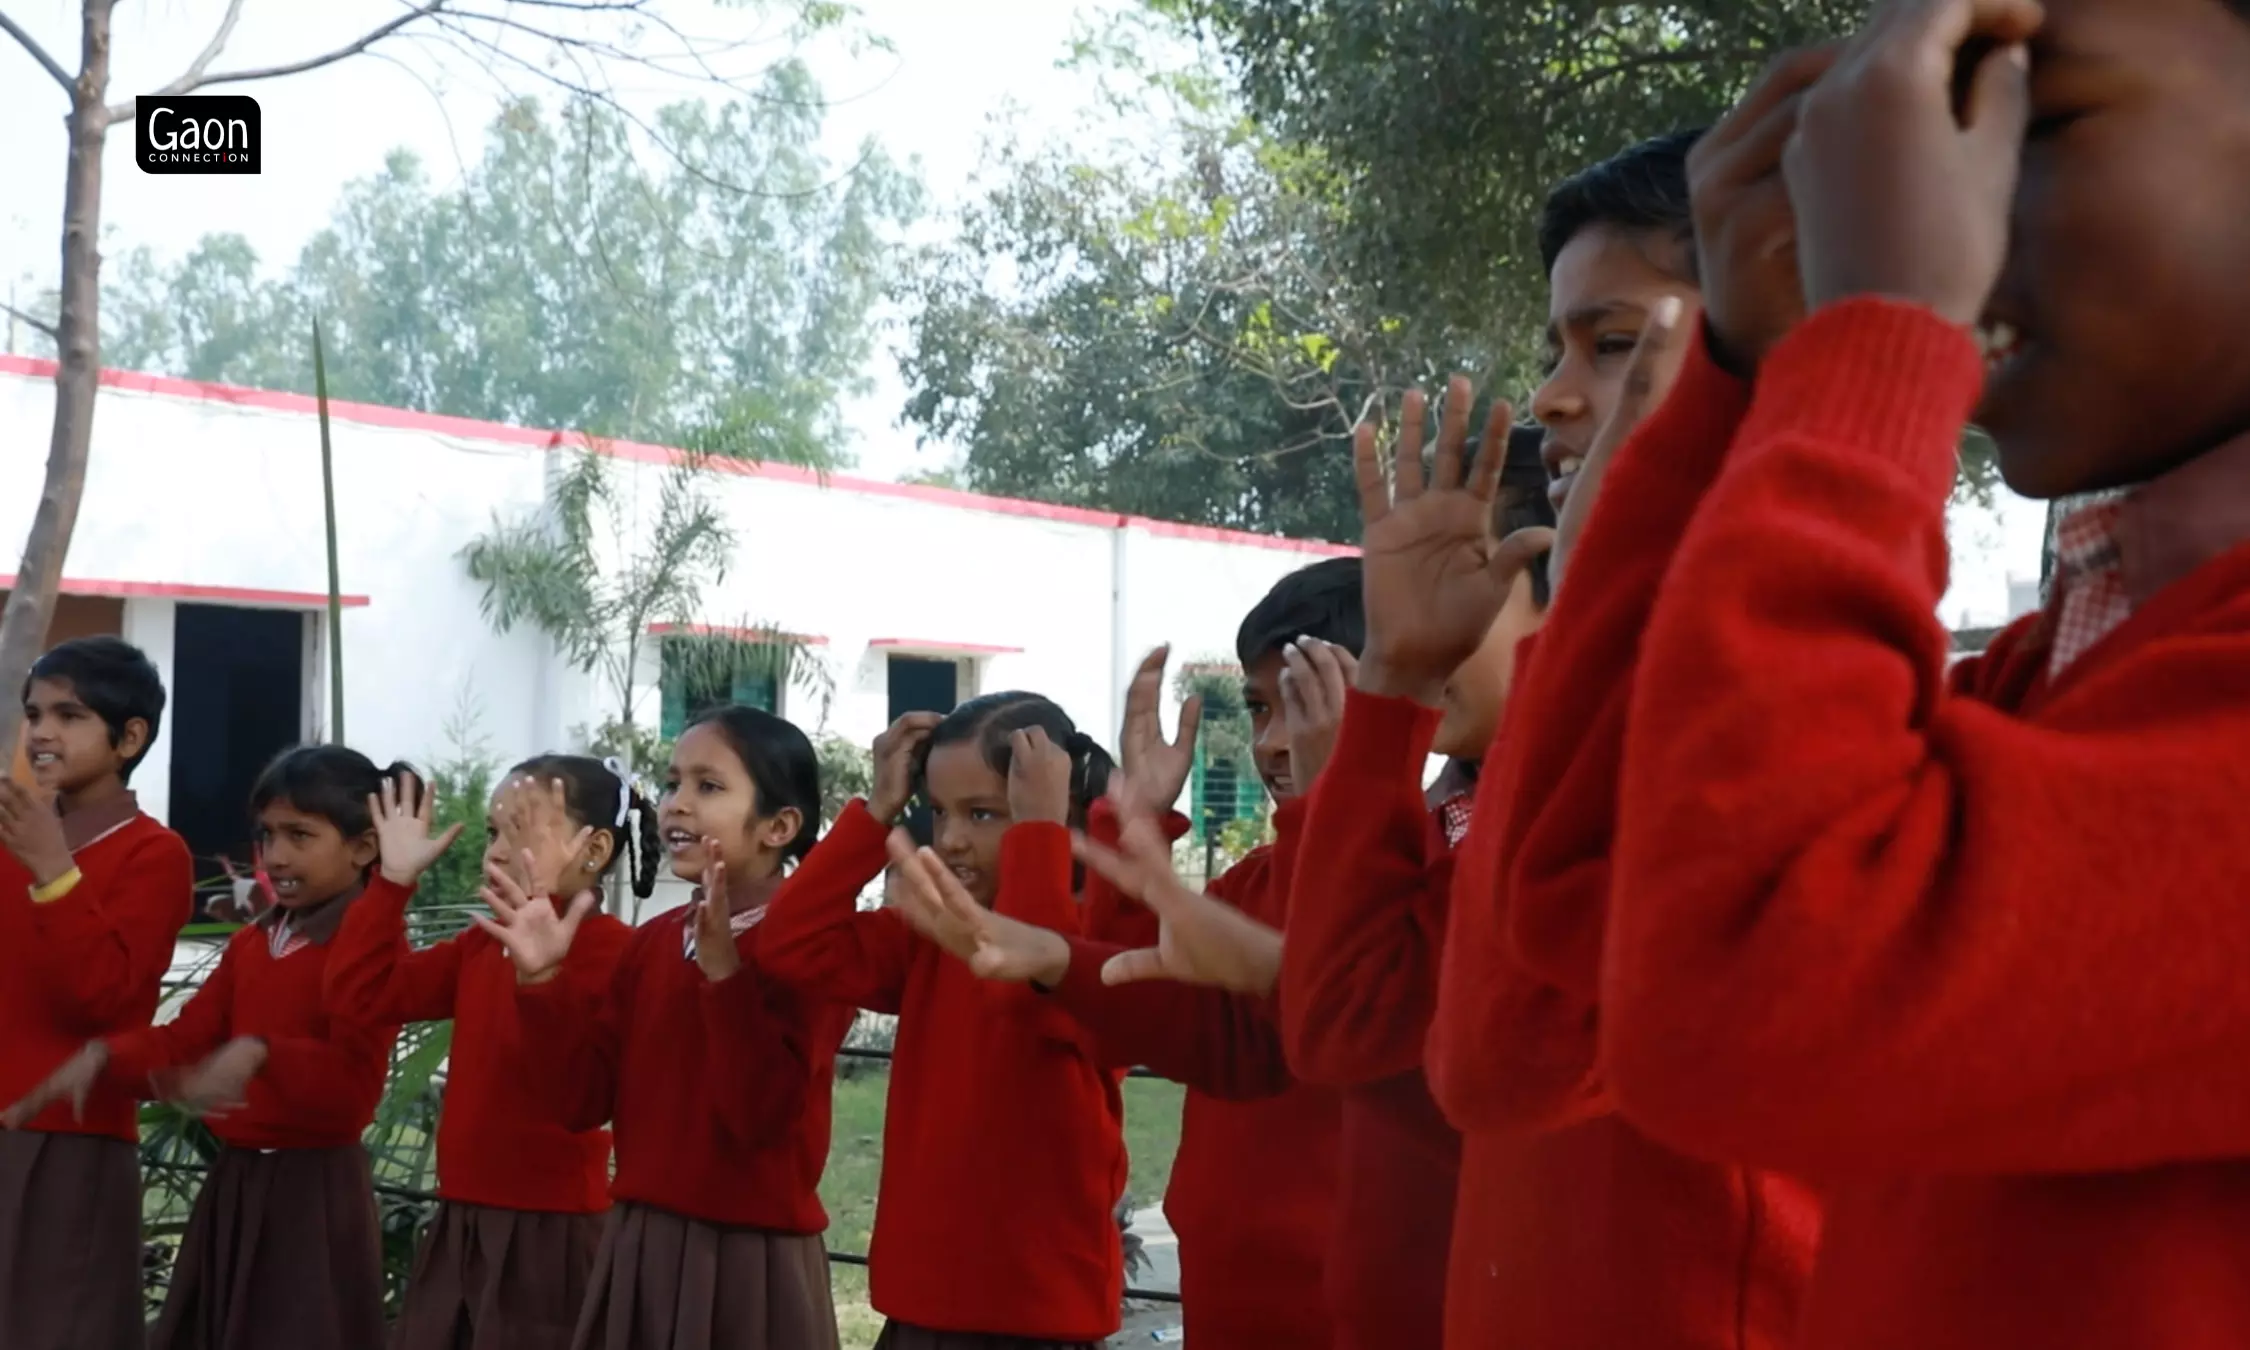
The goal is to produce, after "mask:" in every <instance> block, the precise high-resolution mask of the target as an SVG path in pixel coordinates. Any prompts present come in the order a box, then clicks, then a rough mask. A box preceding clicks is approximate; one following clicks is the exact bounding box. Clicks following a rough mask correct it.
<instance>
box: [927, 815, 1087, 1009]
mask: <svg viewBox="0 0 2250 1350" xmlns="http://www.w3.org/2000/svg"><path fill="white" fill-rule="evenodd" d="M890 850H891V861H892V862H893V863H895V864H896V865H897V869H896V871H895V872H894V873H893V874H892V875H893V876H895V877H896V878H897V884H896V885H895V886H894V887H893V888H892V892H891V897H892V898H891V903H892V906H893V908H895V909H896V910H897V911H898V913H899V916H900V917H901V918H903V919H905V920H906V922H907V923H908V924H909V925H910V926H911V927H912V928H913V929H914V931H915V932H917V933H920V934H921V935H922V936H923V937H926V938H928V939H929V940H930V941H931V942H932V943H935V944H936V945H937V946H939V947H941V948H943V949H944V950H945V951H947V952H949V953H951V954H952V955H953V956H954V957H956V958H958V959H959V960H961V961H963V962H965V963H967V965H968V967H969V969H970V970H971V971H972V972H974V973H975V974H976V976H977V977H978V978H979V979H985V980H998V981H1002V982H1005V983H1009V984H1034V985H1039V986H1042V987H1044V988H1049V989H1052V988H1053V987H1054V986H1056V985H1058V984H1061V983H1062V980H1063V976H1064V975H1066V974H1068V973H1069V971H1070V944H1069V943H1068V942H1066V941H1065V940H1064V939H1063V937H1062V935H1061V934H1060V933H1056V932H1052V931H1050V930H1048V929H1045V928H1040V927H1036V926H1034V925H1032V924H1028V923H1024V922H1022V921H1021V920H1018V919H1011V918H1009V917H1007V916H1006V915H1004V914H995V913H993V912H992V911H991V910H989V909H986V908H985V907H984V906H982V905H980V904H978V903H977V902H976V898H975V897H974V896H972V895H970V894H969V892H968V889H967V888H966V887H964V886H962V884H961V881H960V878H958V877H956V876H954V875H953V869H951V868H949V867H947V866H946V865H945V864H944V863H943V862H941V861H939V860H938V856H937V854H936V853H934V852H932V851H930V850H929V849H926V848H925V849H917V848H915V846H914V841H913V839H912V838H910V837H909V836H908V835H907V833H906V832H905V831H904V830H895V831H893V832H892V834H891V841H890Z"/></svg>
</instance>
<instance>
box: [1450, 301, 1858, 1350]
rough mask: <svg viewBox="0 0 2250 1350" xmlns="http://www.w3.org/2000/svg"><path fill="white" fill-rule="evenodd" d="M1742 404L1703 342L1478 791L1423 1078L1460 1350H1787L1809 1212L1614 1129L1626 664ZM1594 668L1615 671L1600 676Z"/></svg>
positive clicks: (1762, 1184) (1780, 1187) (1595, 544)
mask: <svg viewBox="0 0 2250 1350" xmlns="http://www.w3.org/2000/svg"><path fill="white" fill-rule="evenodd" d="M1743 398H1744V391H1743V388H1742V386H1741V385H1740V384H1739V383H1738V382H1736V381H1734V380H1732V379H1730V378H1728V377H1727V376H1725V375H1723V374H1722V373H1721V372H1720V371H1719V370H1718V369H1717V367H1715V366H1714V365H1713V364H1712V363H1711V361H1710V360H1709V357H1708V356H1707V354H1705V352H1704V351H1703V348H1702V345H1701V343H1700V342H1699V343H1697V345H1696V346H1695V348H1694V349H1693V350H1692V351H1691V353H1690V355H1689V359H1688V363H1687V366H1686V368H1685V369H1684V370H1683V371H1682V373H1681V375H1680V378H1679V383H1678V384H1677V385H1676V386H1675V388H1674V389H1673V391H1672V394H1671V396H1670V397H1669V398H1668V399H1667V400H1666V401H1665V403H1664V406H1663V407H1662V408H1661V409H1659V410H1658V411H1657V412H1656V413H1655V414H1654V415H1652V416H1651V417H1650V418H1649V420H1648V422H1647V423H1645V424H1644V425H1643V427H1642V428H1641V429H1640V431H1639V432H1638V433H1637V434H1636V435H1635V437H1634V439H1633V441H1632V443H1630V444H1628V445H1627V446H1625V447H1624V449H1623V451H1622V453H1621V454H1620V456H1619V458H1618V461H1617V463H1616V464H1615V465H1614V466H1613V467H1612V469H1611V470H1610V473H1609V476H1608V481H1607V482H1606V483H1605V485H1604V486H1603V489H1602V495H1601V499H1600V501H1599V502H1598V503H1597V504H1596V506H1595V510H1594V514H1593V518H1592V520H1591V521H1590V522H1589V525H1588V529H1587V532H1586V535H1585V538H1584V540H1583V541H1582V542H1581V544H1580V546H1579V549H1578V554H1577V556H1576V558H1575V559H1574V560H1573V563H1572V567H1571V582H1570V586H1569V588H1568V589H1567V590H1566V591H1565V592H1564V598H1563V600H1562V601H1561V602H1560V603H1559V604H1557V605H1556V606H1555V609H1554V612H1553V614H1552V615H1550V616H1549V618H1548V621H1547V624H1546V627H1545V629H1544V631H1543V632H1542V633H1541V635H1540V637H1539V638H1538V639H1537V641H1536V644H1533V645H1531V646H1528V647H1527V649H1526V650H1525V651H1524V652H1522V653H1520V654H1519V658H1518V660H1519V665H1518V675H1517V682H1516V686H1515V689H1514V691H1513V692H1512V694H1511V695H1510V697H1509V700H1508V708H1507V711H1506V713H1505V715H1504V717H1503V720H1502V727H1501V733H1500V736H1499V738H1498V739H1497V740H1496V742H1495V743H1494V745H1493V748H1492V750H1491V752H1490V753H1489V754H1488V755H1487V757H1486V759H1485V763H1484V771H1483V773H1482V774H1481V775H1480V776H1479V782H1478V791H1477V804H1476V812H1475V816H1474V819H1473V822H1472V824H1471V826H1470V831H1469V837H1468V838H1467V839H1466V840H1464V841H1463V843H1462V846H1461V849H1460V851H1459V854H1458V856H1457V859H1456V864H1455V874H1454V894H1453V901H1452V908H1451V911H1450V913H1449V915H1448V924H1449V929H1448V932H1447V934H1446V937H1445V943H1444V949H1443V952H1442V956H1441V962H1440V975H1439V991H1438V1006H1437V1012H1436V1017H1435V1019H1434V1021H1433V1023H1432V1026H1431V1035H1430V1044H1429V1070H1430V1078H1431V1084H1432V1086H1433V1088H1435V1089H1436V1091H1437V1093H1438V1099H1439V1101H1440V1102H1441V1103H1443V1104H1444V1106H1445V1107H1446V1111H1447V1114H1448V1115H1449V1116H1450V1117H1451V1118H1452V1119H1453V1121H1454V1123H1455V1124H1457V1125H1459V1126H1461V1127H1462V1128H1463V1130H1464V1136H1465V1137H1464V1141H1463V1153H1462V1183H1461V1195H1462V1202H1461V1204H1460V1206H1459V1209H1458V1212H1457V1216H1456V1223H1455V1231H1454V1256H1453V1264H1452V1280H1453V1283H1452V1286H1451V1288H1450V1290H1449V1309H1448V1340H1449V1342H1450V1343H1452V1344H1454V1345H1466V1346H1475V1347H1479V1350H1482V1348H1483V1347H1508V1346H1525V1347H1536V1348H1537V1350H1558V1348H1561V1347H1577V1346H1584V1347H1587V1348H1588V1350H1593V1348H1594V1347H1610V1346H1618V1345H1633V1346H1648V1347H1672V1346H1696V1347H1702V1346H1725V1347H1730V1348H1732V1350H1745V1348H1755V1350H1767V1348H1769V1347H1781V1346H1786V1345H1791V1344H1793V1342H1792V1341H1791V1334H1792V1331H1793V1329H1794V1327H1795V1323H1796V1316H1797V1308H1798V1303H1799V1298H1800V1294H1801V1291H1802V1288H1803V1285H1804V1282H1805V1279H1806V1272H1807V1270H1808V1268H1809V1266H1810V1264H1811V1259H1812V1252H1813V1247H1814V1244H1815V1242H1816V1240H1817V1234H1818V1222H1819V1221H1818V1208H1817V1206H1816V1205H1815V1203H1814V1202H1813V1200H1812V1198H1811V1195H1810V1194H1809V1192H1807V1191H1806V1190H1804V1189H1803V1188H1802V1187H1800V1186H1797V1185H1795V1184H1793V1183H1791V1182H1788V1181H1786V1180H1784V1179H1782V1178H1779V1177H1776V1176H1773V1175H1771V1174H1769V1173H1760V1172H1751V1171H1747V1170H1744V1169H1742V1168H1739V1167H1728V1166H1714V1165H1711V1164H1707V1163H1703V1162H1699V1161H1695V1160H1692V1159H1689V1158H1687V1157H1683V1156H1681V1155H1679V1154H1677V1153H1673V1152H1671V1151H1670V1150H1668V1149H1666V1148H1664V1147H1661V1146H1659V1145H1658V1144H1656V1143H1654V1142H1652V1141H1651V1140H1649V1139H1648V1138H1647V1137H1645V1136H1643V1135H1642V1134H1640V1133H1639V1132H1638V1131H1636V1130H1635V1129H1633V1128H1631V1127H1630V1126H1628V1125H1626V1124H1625V1123H1623V1122H1622V1121H1620V1120H1619V1118H1618V1117H1617V1116H1616V1115H1615V1114H1613V1106H1612V1103H1611V1099H1610V1096H1609V1093H1608V1091H1607V1088H1606V1085H1605V1079H1604V1076H1603V1074H1602V1072H1601V1066H1600V1064H1599V1063H1598V1060H1597V1055H1596V1046H1595V1038H1596V1028H1597V1024H1598V1019H1597V1017H1596V1008H1597V996H1598V993H1599V989H1598V985H1599V981H1600V976H1601V971H1602V962H1603V949H1604V945H1605V941H1606V935H1605V930H1606V926H1607V924H1606V917H1607V913H1608V907H1609V906H1610V904H1612V903H1613V897H1615V896H1622V895H1624V894H1627V893H1628V892H1629V889H1630V888H1629V886H1628V884H1627V883H1625V882H1623V881H1621V880H1619V881H1616V882H1615V884H1614V885H1613V878H1612V876H1611V864H1610V856H1611V849H1612V840H1613V839H1614V838H1615V835H1616V828H1617V826H1616V822H1617V819H1618V812H1619V807H1618V796H1619V791H1620V788H1619V775H1620V772H1621V765H1622V763H1623V759H1624V741H1625V725H1626V723H1625V707H1626V704H1627V702H1628V700H1629V699H1630V697H1631V692H1632V686H1631V673H1632V662H1633V660H1634V659H1635V653H1636V650H1637V644H1638V641H1639V636H1640V632H1641V629H1642V627H1643V625H1644V623H1645V620H1646V617H1647V610H1648V607H1649V606H1650V605H1651V604H1652V603H1653V598H1654V596H1655V595H1656V594H1657V592H1658V588H1659V582H1662V583H1663V586H1664V587H1665V593H1666V594H1671V593H1672V589H1673V588H1674V585H1675V582H1674V581H1673V580H1668V579H1666V578H1665V575H1664V574H1665V568H1666V566H1667V564H1668V562H1669V560H1670V558H1671V556H1672V552H1673V546H1674V542H1675V541H1676V540H1677V539H1678V538H1679V537H1680V534H1681V532H1682V531H1683V530H1684V529H1685V528H1686V525H1687V521H1688V519H1689V518H1690V516H1691V515H1693V514H1694V513H1695V512H1696V510H1697V509H1698V501H1699V500H1700V499H1701V497H1702V495H1703V493H1704V492H1705V490H1706V487H1707V485H1708V484H1709V483H1710V481H1711V479H1712V477H1713V476H1715V475H1716V474H1717V472H1718V469H1719V465H1720V463H1721V462H1722V461H1723V459H1724V457H1725V455H1726V448H1727V444H1728V442H1729V439H1730V437H1731V435H1732V433H1733V431H1734V428H1735V425H1736V423H1737V420H1738V419H1739V416H1740V410H1741V407H1742V404H1743ZM1585 652H1599V653H1604V654H1607V655H1608V656H1609V657H1610V658H1611V660H1612V662H1613V664H1611V665H1606V666H1603V667H1601V671H1602V673H1601V675H1599V676H1598V677H1595V676H1591V675H1589V674H1588V673H1587V669H1586V667H1585V666H1583V665H1581V664H1579V661H1580V660H1582V659H1583V658H1582V657H1581V656H1580V654H1581V653H1585ZM1640 726H1641V724H1640V723H1636V724H1635V727H1636V734H1637V733H1638V729H1639V727H1640ZM1709 838H1711V839H1714V840H1715V839H1717V838H1719V836H1710V837H1709Z"/></svg>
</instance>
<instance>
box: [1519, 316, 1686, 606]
mask: <svg viewBox="0 0 2250 1350" xmlns="http://www.w3.org/2000/svg"><path fill="white" fill-rule="evenodd" d="M1680 312H1681V306H1680V298H1679V297H1678V296H1676V295H1667V296H1665V297H1664V298H1663V299H1661V300H1659V301H1657V302H1656V303H1655V305H1653V306H1651V307H1650V309H1649V312H1648V321H1647V322H1646V323H1644V324H1642V325H1641V336H1640V339H1639V340H1638V341H1637V342H1635V343H1634V344H1633V361H1632V364H1631V365H1629V366H1627V367H1626V368H1625V389H1624V392H1623V393H1622V394H1620V395H1619V397H1618V400H1617V407H1616V409H1615V410H1614V411H1612V412H1611V413H1610V415H1609V420H1608V421H1607V422H1604V423H1602V429H1601V430H1600V431H1598V432H1595V433H1594V443H1593V444H1592V445H1591V446H1589V447H1587V450H1586V462H1585V463H1584V464H1582V465H1580V466H1579V469H1578V475H1577V477H1575V478H1573V479H1572V480H1571V487H1570V496H1569V498H1568V499H1566V500H1565V501H1564V502H1563V507H1562V514H1561V516H1560V518H1558V519H1557V520H1556V522H1555V528H1554V529H1553V530H1552V531H1551V532H1550V531H1545V530H1542V531H1539V533H1540V534H1542V535H1545V536H1546V540H1545V542H1546V544H1547V545H1548V549H1547V592H1548V596H1549V603H1550V604H1551V603H1553V597H1554V596H1557V595H1560V594H1561V593H1562V583H1563V573H1564V570H1565V569H1566V568H1567V567H1568V565H1569V563H1570V557H1571V554H1572V553H1574V552H1575V551H1576V550H1577V547H1578V538H1579V536H1580V535H1582V534H1584V533H1585V532H1586V522H1587V520H1588V519H1589V518H1591V517H1592V515H1593V513H1594V500H1595V498H1597V497H1599V496H1600V495H1601V489H1602V479H1603V478H1604V477H1605V476H1606V475H1607V474H1608V473H1609V465H1610V461H1611V460H1613V459H1615V458H1616V457H1617V451H1618V449H1619V447H1621V446H1623V445H1624V444H1625V442H1626V441H1627V440H1628V439H1630V438H1631V437H1632V434H1633V429H1634V428H1635V427H1637V426H1639V425H1640V424H1641V419H1642V418H1644V417H1646V416H1648V415H1649V413H1650V412H1651V411H1653V410H1654V409H1655V408H1656V406H1657V405H1658V404H1659V403H1661V402H1663V397H1662V395H1663V393H1664V392H1667V391H1669V390H1670V389H1671V387H1672V380H1673V378H1674V377H1675V376H1677V375H1678V374H1679V369H1680V362H1681V361H1682V360H1683V359H1684V358H1685V356H1686V350H1685V346H1684V344H1682V343H1681V342H1680V341H1679V340H1678V337H1679V327H1680ZM1531 533H1533V532H1532V531H1530V530H1519V531H1517V532H1516V534H1513V535H1510V536H1509V538H1511V539H1513V538H1517V537H1519V536H1522V535H1528V534H1531Z"/></svg>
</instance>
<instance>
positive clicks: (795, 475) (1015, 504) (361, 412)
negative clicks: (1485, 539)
mask: <svg viewBox="0 0 2250 1350" xmlns="http://www.w3.org/2000/svg"><path fill="white" fill-rule="evenodd" d="M0 375H18V376H22V377H25V378H27V379H53V378H54V375H55V363H54V362H52V361H49V360H46V359H44V358H41V357H33V356H4V355H0ZM101 382H102V385H103V387H104V388H109V389H116V390H121V391H123V392H126V393H135V394H156V395H160V396H163V397H166V398H184V399H195V400H198V401H201V402H205V403H224V404H227V405H229V406H231V407H236V408H262V409H266V410H268V411H271V412H286V413H300V414H303V415H306V416H311V415H313V414H315V413H316V412H317V411H318V407H317V404H316V403H315V401H314V400H313V398H312V396H311V395H309V394H287V393H282V392H280V391H278V390H272V389H244V388H241V387H239V386H236V385H231V384H214V383H211V382H209V381H206V380H182V379H175V378H173V377H172V376H169V375H143V374H140V373H139V372H137V371H129V370H104V371H103V372H102V373H101ZM328 415H329V418H330V419H331V420H333V421H340V422H354V423H357V424H359V425H361V426H370V427H388V428H391V429H393V430H398V431H427V432H431V433H434V434H436V435H440V436H466V437H474V438H476V439H478V440H485V441H496V442H498V443H500V444H502V445H520V446H524V447H526V448H529V449H534V450H554V449H557V448H560V447H565V446H570V447H586V448H590V449H593V450H595V451H598V452H599V453H601V454H605V455H614V456H616V457H618V458H619V459H630V460H637V461H640V462H643V463H660V464H669V463H674V462H677V461H678V460H679V459H680V458H681V457H682V456H681V452H680V451H678V450H674V449H670V448H668V447H665V446H661V445H645V444H642V443H641V442H638V441H619V440H605V439H600V438H594V437H587V436H582V435H580V434H578V433H577V432H564V431H540V430H536V429H534V428H531V427H512V426H508V425H506V424H505V423H501V422H484V421H479V420H477V419H475V418H472V417H448V416H445V415H444V414H442V413H423V412H409V411H407V410H406V409H404V408H386V407H382V406H381V405H379V404H373V403H348V402H343V401H340V400H336V399H331V400H329V403H328ZM710 467H711V468H712V469H714V470H716V471H718V472H721V473H732V474H739V475H741V476H743V477H745V478H764V479H770V480H772V481H774V482H780V483H803V484H810V485H814V486H822V487H831V488H840V489H842V490H843V491H846V492H855V493H858V494H860V495H862V496H868V497H891V498H895V499H898V500H901V501H911V502H921V503H924V504H925V505H930V506H943V507H950V508H952V509H955V510H962V511H985V512H990V513H993V514H996V515H1004V516H1023V517H1028V518H1030V519H1033V520H1050V521H1055V522H1058V523H1060V524H1065V525H1087V526H1092V527H1094V528H1096V529H1105V530H1118V529H1136V530H1140V531H1143V532H1144V533H1147V534H1154V535H1161V536H1164V537H1166V538H1173V539H1197V540H1201V541H1203V542H1205V543H1212V544H1232V545H1238V546H1242V547H1248V548H1268V549H1279V550H1281V551H1283V552H1287V553H1312V554H1319V555H1322V556H1326V557H1347V556H1349V555H1351V554H1355V553H1357V552H1359V550H1358V549H1356V548H1353V547H1351V546H1350V545H1348V544H1330V543H1324V542H1321V541H1319V540H1315V539H1286V538H1283V537H1281V536H1280V535H1271V534H1251V533H1250V532H1248V531H1246V530H1221V529H1215V528H1213V527H1211V526H1208V525H1183V524H1181V523H1179V522H1177V521H1169V520H1151V519H1148V518H1147V517H1144V516H1124V515H1118V514H1116V513H1114V512H1109V511H1093V510H1088V509H1087V508H1085V507H1081V506H1057V505H1054V504H1053V503H1051V502H1033V501H1024V500H1022V499H1020V498H1015V497H992V496H987V495H985V494H984V493H981V492H962V491H959V490H957V489H954V488H941V487H930V486H927V485H925V484H921V483H886V482H883V481H881V480H880V479H873V478H854V477H851V476H849V475H845V474H831V475H822V474H820V473H817V472H815V471H814V470H811V469H800V468H796V467H794V466H792V465H787V464H752V463H746V462H743V461H740V460H713V461H711V462H710Z"/></svg>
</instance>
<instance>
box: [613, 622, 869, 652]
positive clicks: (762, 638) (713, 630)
mask: <svg viewBox="0 0 2250 1350" xmlns="http://www.w3.org/2000/svg"><path fill="white" fill-rule="evenodd" d="M648 635H649V636H650V637H723V638H733V639H734V640H735V641H737V642H773V641H776V640H779V641H782V642H794V643H796V644H797V645H798V646H800V647H825V646H827V645H828V639H827V638H824V637H822V636H820V635H819V634H817V633H782V632H777V631H775V630H774V629H771V628H731V627H728V626H726V625H723V624H710V623H652V624H650V625H649V626H648Z"/></svg>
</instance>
